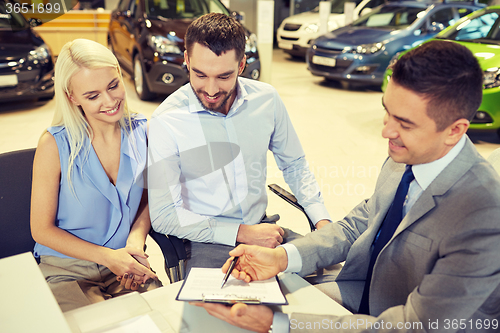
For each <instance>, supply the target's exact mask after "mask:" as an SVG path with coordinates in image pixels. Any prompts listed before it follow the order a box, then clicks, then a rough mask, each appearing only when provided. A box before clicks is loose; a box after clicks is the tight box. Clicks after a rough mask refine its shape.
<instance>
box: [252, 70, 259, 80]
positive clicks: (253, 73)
mask: <svg viewBox="0 0 500 333" xmlns="http://www.w3.org/2000/svg"><path fill="white" fill-rule="evenodd" d="M250 77H251V78H252V79H254V80H258V79H259V77H260V70H258V69H257V68H255V69H253V70H252V71H251V72H250Z"/></svg>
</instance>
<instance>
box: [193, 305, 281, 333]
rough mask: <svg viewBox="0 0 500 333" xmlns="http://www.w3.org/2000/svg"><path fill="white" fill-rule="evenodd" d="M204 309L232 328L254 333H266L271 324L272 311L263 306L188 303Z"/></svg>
mask: <svg viewBox="0 0 500 333" xmlns="http://www.w3.org/2000/svg"><path fill="white" fill-rule="evenodd" d="M190 304H191V305H196V306H200V307H203V308H205V310H207V312H208V313H209V314H210V315H212V316H214V317H216V318H219V319H222V320H224V321H226V322H228V323H230V324H231V325H233V326H238V327H241V328H244V329H246V330H250V331H254V332H262V333H267V332H268V331H269V328H270V327H271V324H272V323H273V316H274V314H273V310H271V309H270V308H268V307H267V306H265V305H246V304H244V303H236V304H235V305H233V306H232V307H229V306H226V305H223V304H216V303H190Z"/></svg>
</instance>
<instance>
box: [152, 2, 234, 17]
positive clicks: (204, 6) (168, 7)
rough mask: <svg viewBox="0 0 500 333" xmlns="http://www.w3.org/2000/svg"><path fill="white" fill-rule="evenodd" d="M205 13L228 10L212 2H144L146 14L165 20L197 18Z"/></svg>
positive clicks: (226, 11) (225, 12)
mask: <svg viewBox="0 0 500 333" xmlns="http://www.w3.org/2000/svg"><path fill="white" fill-rule="evenodd" d="M207 13H223V14H226V15H229V12H228V10H227V9H226V7H224V5H222V4H221V3H220V2H219V1H213V0H186V1H179V0H146V14H148V15H150V16H156V17H163V18H167V19H183V18H193V17H198V16H201V15H203V14H207Z"/></svg>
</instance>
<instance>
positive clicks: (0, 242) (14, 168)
mask: <svg viewBox="0 0 500 333" xmlns="http://www.w3.org/2000/svg"><path fill="white" fill-rule="evenodd" d="M34 156H35V148H31V149H25V150H18V151H13V152H8V153H4V154H0V258H4V257H8V256H12V255H15V254H19V253H23V252H28V251H33V247H34V245H35V241H34V240H33V238H32V237H31V230H30V202H31V180H32V172H33V158H34Z"/></svg>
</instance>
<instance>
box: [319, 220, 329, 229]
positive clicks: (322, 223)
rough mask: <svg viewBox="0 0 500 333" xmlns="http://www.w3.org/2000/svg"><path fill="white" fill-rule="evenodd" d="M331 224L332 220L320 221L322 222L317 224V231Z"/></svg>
mask: <svg viewBox="0 0 500 333" xmlns="http://www.w3.org/2000/svg"><path fill="white" fill-rule="evenodd" d="M330 223H331V222H330V220H320V221H318V223H316V229H318V230H319V229H321V228H323V227H324V226H325V225H327V224H330Z"/></svg>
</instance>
